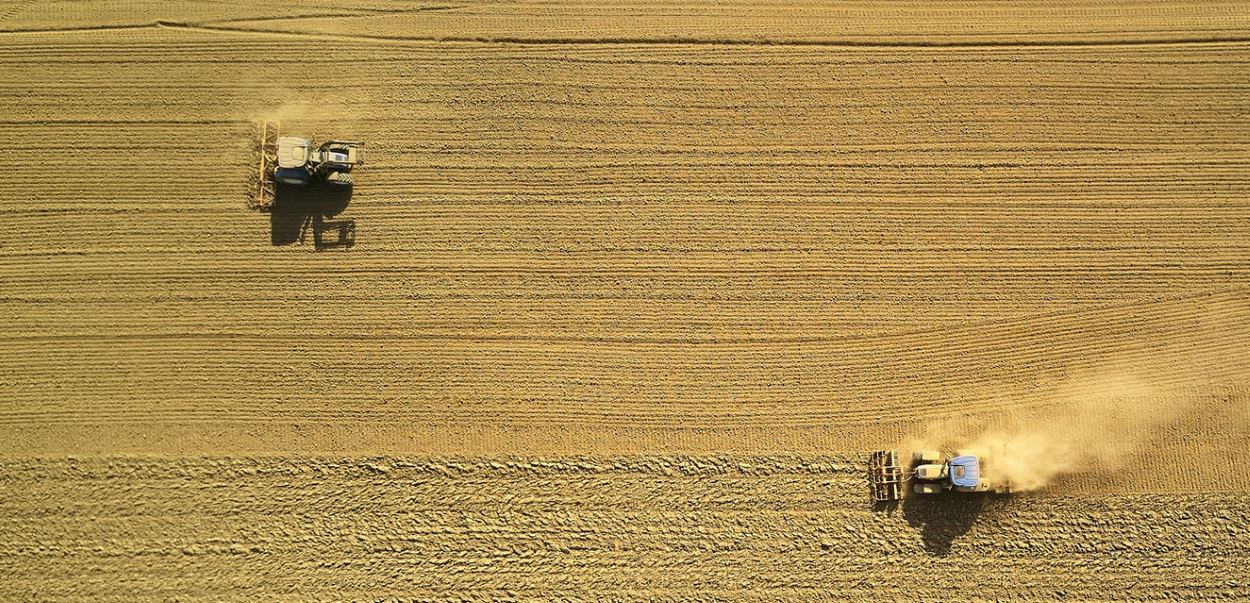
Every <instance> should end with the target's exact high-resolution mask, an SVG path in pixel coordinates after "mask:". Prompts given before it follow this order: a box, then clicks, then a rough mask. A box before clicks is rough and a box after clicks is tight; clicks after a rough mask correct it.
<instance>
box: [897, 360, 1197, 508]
mask: <svg viewBox="0 0 1250 603" xmlns="http://www.w3.org/2000/svg"><path fill="white" fill-rule="evenodd" d="M1173 393H1174V392H1173ZM1054 400H1055V404H1054V405H1053V406H1050V408H1053V410H1051V411H1048V412H1042V413H1038V414H1036V415H1032V416H1029V417H1027V418H1025V417H1019V418H1016V419H1014V420H1010V421H1007V422H1004V423H1000V424H997V425H993V426H991V427H988V428H986V429H984V430H983V431H981V432H979V433H971V434H955V435H954V436H951V435H946V436H935V435H934V433H933V432H936V431H937V429H931V433H930V435H929V436H927V437H923V438H917V439H914V440H912V441H911V442H909V443H908V445H907V446H906V448H907V449H909V450H917V449H921V448H939V449H943V450H948V451H955V450H960V451H964V450H966V451H969V452H972V453H975V454H978V455H980V456H982V457H983V459H984V464H985V470H986V474H987V477H988V478H989V479H991V480H992V481H993V482H994V484H995V487H996V488H999V487H1001V485H1003V484H1004V483H1005V484H1008V485H1009V486H1010V489H1011V490H1013V491H1027V490H1036V489H1038V488H1042V487H1044V486H1046V485H1047V484H1049V483H1051V481H1053V480H1054V479H1055V478H1056V477H1058V476H1060V475H1064V474H1069V473H1082V472H1108V471H1115V470H1117V469H1120V468H1122V467H1124V466H1125V465H1126V463H1127V462H1128V460H1129V458H1130V456H1131V455H1132V454H1133V453H1134V452H1136V451H1138V450H1140V449H1141V448H1142V447H1143V446H1144V445H1146V444H1147V443H1148V442H1149V441H1150V440H1151V439H1152V438H1153V437H1155V436H1156V434H1158V432H1159V431H1160V430H1161V429H1164V428H1166V427H1167V426H1168V425H1170V424H1172V423H1174V422H1175V421H1178V420H1180V418H1181V416H1182V415H1184V414H1186V411H1188V410H1190V409H1191V407H1192V405H1193V404H1194V402H1193V398H1192V397H1191V396H1176V395H1170V394H1169V392H1168V391H1165V388H1158V387H1153V386H1151V385H1148V384H1147V383H1146V382H1145V381H1143V380H1142V379H1141V378H1139V377H1136V376H1133V375H1127V374H1114V375H1098V376H1093V377H1086V378H1081V379H1075V380H1073V381H1071V382H1070V383H1069V384H1068V385H1066V386H1064V387H1062V388H1060V390H1059V391H1056V392H1055V395H1054ZM947 433H948V434H949V433H950V432H947Z"/></svg>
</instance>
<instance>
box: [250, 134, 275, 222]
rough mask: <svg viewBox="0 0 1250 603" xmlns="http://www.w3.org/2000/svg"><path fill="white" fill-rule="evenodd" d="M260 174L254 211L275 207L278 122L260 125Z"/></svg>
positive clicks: (253, 199)
mask: <svg viewBox="0 0 1250 603" xmlns="http://www.w3.org/2000/svg"><path fill="white" fill-rule="evenodd" d="M259 142H260V146H259V150H260V172H259V173H258V174H257V180H256V182H257V186H256V196H255V197H253V198H252V202H251V207H252V209H259V210H267V209H269V208H271V207H273V200H274V179H273V171H274V169H276V168H277V166H278V122H276V121H264V122H261V124H260V141H259Z"/></svg>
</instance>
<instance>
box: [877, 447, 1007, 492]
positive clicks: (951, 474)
mask: <svg viewBox="0 0 1250 603" xmlns="http://www.w3.org/2000/svg"><path fill="white" fill-rule="evenodd" d="M984 469H985V466H984V460H983V458H982V457H980V456H978V455H976V454H974V453H971V452H958V453H956V454H955V455H954V456H950V457H948V456H946V455H944V454H942V453H941V452H939V451H937V450H917V451H916V452H914V453H912V458H911V466H910V468H909V469H908V470H907V471H906V472H904V470H903V468H902V467H901V466H900V464H899V462H898V451H897V450H878V451H875V452H873V453H871V454H870V455H869V456H868V485H869V487H870V488H871V490H872V499H873V501H874V502H876V503H889V502H891V501H897V500H900V499H902V498H903V493H904V487H905V484H906V483H907V482H911V490H912V492H913V493H915V494H941V493H943V492H989V491H991V490H997V491H1000V492H1007V491H1008V490H1009V488H1008V485H1007V484H1006V483H1005V482H1004V483H1000V484H997V485H995V484H992V483H991V482H990V480H989V479H986V476H985V471H984Z"/></svg>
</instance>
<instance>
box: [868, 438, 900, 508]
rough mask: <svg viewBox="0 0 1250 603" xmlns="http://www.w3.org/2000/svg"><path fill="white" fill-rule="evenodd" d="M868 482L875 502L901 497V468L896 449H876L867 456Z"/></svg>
mask: <svg viewBox="0 0 1250 603" xmlns="http://www.w3.org/2000/svg"><path fill="white" fill-rule="evenodd" d="M868 484H869V487H870V488H872V500H873V501H875V502H889V501H892V500H898V499H900V498H902V497H903V470H902V468H900V467H899V465H898V451H897V450H877V451H875V452H873V453H872V454H870V455H869V456H868Z"/></svg>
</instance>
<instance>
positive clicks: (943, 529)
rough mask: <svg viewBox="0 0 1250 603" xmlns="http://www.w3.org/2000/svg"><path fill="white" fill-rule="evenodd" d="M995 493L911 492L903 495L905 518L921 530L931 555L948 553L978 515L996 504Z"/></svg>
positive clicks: (940, 555)
mask: <svg viewBox="0 0 1250 603" xmlns="http://www.w3.org/2000/svg"><path fill="white" fill-rule="evenodd" d="M991 497H993V498H1002V495H997V496H996V495H993V494H986V493H982V494H940V495H930V496H924V495H911V496H907V497H905V498H904V499H903V502H902V504H901V506H902V507H903V518H904V519H905V520H907V524H908V525H910V526H911V527H913V528H916V529H918V530H920V541H921V543H922V545H923V546H924V550H925V551H926V552H927V553H929V554H930V555H936V556H939V557H945V556H946V555H949V554H950V551H951V545H953V544H954V543H955V541H957V540H959V539H960V538H961V537H962V536H963V535H964V534H967V533H968V530H970V529H971V528H972V525H973V524H974V523H976V521H977V519H978V518H980V517H984V516H985V515H986V514H987V513H989V512H991V511H992V510H993V509H994V507H995V506H997V505H995V504H994V501H992V500H991Z"/></svg>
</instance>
